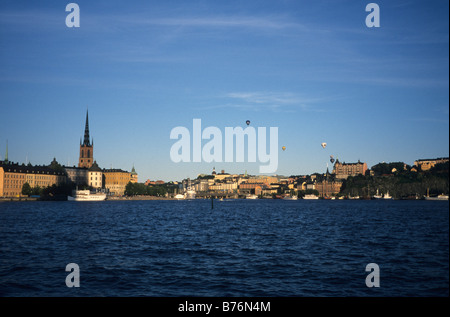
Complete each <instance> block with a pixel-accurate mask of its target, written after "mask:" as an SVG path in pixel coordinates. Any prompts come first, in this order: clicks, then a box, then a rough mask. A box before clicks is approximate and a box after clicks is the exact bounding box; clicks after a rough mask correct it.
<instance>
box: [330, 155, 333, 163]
mask: <svg viewBox="0 0 450 317" xmlns="http://www.w3.org/2000/svg"><path fill="white" fill-rule="evenodd" d="M330 162H331V164H333V163H334V157H333V155H330Z"/></svg>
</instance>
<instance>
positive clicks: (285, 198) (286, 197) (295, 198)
mask: <svg viewBox="0 0 450 317" xmlns="http://www.w3.org/2000/svg"><path fill="white" fill-rule="evenodd" d="M283 199H284V200H297V199H298V197H297V196H284V198H283Z"/></svg>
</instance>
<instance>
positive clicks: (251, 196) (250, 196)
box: [245, 195, 258, 199]
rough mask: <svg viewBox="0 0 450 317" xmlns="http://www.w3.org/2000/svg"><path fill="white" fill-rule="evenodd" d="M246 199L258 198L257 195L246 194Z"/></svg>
mask: <svg viewBox="0 0 450 317" xmlns="http://www.w3.org/2000/svg"><path fill="white" fill-rule="evenodd" d="M245 198H246V199H258V195H248V196H247V197H245Z"/></svg>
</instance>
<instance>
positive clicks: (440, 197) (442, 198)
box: [425, 194, 448, 200]
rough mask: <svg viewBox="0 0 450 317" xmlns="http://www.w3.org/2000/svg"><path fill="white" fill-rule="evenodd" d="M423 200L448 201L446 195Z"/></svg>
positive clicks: (426, 197) (428, 197)
mask: <svg viewBox="0 0 450 317" xmlns="http://www.w3.org/2000/svg"><path fill="white" fill-rule="evenodd" d="M425 199H426V200H448V195H444V194H441V195H438V196H436V197H430V196H425Z"/></svg>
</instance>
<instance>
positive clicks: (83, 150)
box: [78, 111, 94, 168]
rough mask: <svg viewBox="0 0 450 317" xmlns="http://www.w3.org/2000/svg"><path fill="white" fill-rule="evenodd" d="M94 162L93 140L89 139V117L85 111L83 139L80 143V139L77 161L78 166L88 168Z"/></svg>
mask: <svg viewBox="0 0 450 317" xmlns="http://www.w3.org/2000/svg"><path fill="white" fill-rule="evenodd" d="M93 163H94V140H92V142H91V140H90V137H89V117H88V112H87V111H86V124H85V127H84V140H83V143H81V139H80V158H79V161H78V167H86V168H90V167H91V166H92V164H93Z"/></svg>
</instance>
